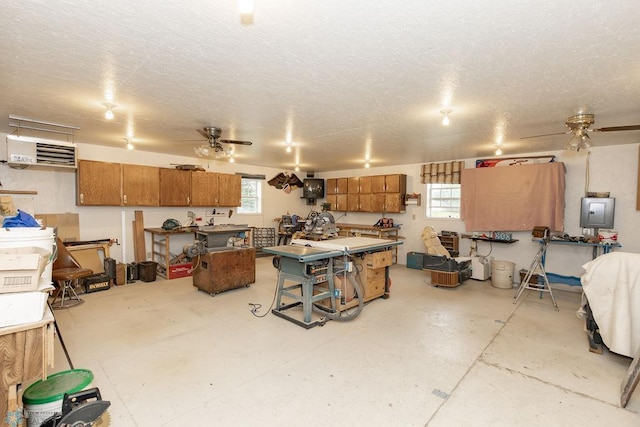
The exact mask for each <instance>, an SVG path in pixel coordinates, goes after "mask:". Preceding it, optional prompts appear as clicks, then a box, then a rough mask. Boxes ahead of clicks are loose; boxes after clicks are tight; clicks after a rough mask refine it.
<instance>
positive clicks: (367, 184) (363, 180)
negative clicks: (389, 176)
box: [358, 176, 372, 194]
mask: <svg viewBox="0 0 640 427" xmlns="http://www.w3.org/2000/svg"><path fill="white" fill-rule="evenodd" d="M371 178H372V177H370V176H361V177H360V178H359V180H358V181H359V187H360V191H359V193H360V194H369V193H371V181H372V180H371Z"/></svg>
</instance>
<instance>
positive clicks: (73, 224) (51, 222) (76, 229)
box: [34, 213, 80, 242]
mask: <svg viewBox="0 0 640 427" xmlns="http://www.w3.org/2000/svg"><path fill="white" fill-rule="evenodd" d="M34 217H35V219H37V220H39V221H41V222H42V226H43V227H55V228H56V233H57V236H58V237H59V238H60V240H62V241H63V242H75V241H78V240H80V221H79V215H78V214H77V213H64V214H46V213H44V214H36V215H34Z"/></svg>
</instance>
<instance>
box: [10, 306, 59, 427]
mask: <svg viewBox="0 0 640 427" xmlns="http://www.w3.org/2000/svg"><path fill="white" fill-rule="evenodd" d="M54 321H55V319H54V317H53V313H52V312H51V310H50V309H49V307H47V308H46V309H45V314H44V316H43V318H42V320H39V321H37V322H31V323H24V324H21V325H14V326H7V327H5V328H0V372H2V375H0V425H5V424H3V422H6V419H7V418H6V417H7V413H8V412H12V411H16V410H17V409H18V407H22V403H21V402H22V399H21V396H20V392H19V391H20V390H19V387H20V386H23V385H25V384H27V383H28V382H31V381H33V380H38V379H42V380H46V379H47V370H48V368H53V353H54V344H53V337H54V335H53V333H54ZM14 416H15V415H14Z"/></svg>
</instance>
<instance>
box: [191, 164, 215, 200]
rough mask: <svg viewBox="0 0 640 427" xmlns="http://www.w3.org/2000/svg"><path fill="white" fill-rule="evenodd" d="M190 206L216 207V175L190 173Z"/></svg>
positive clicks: (199, 172)
mask: <svg viewBox="0 0 640 427" xmlns="http://www.w3.org/2000/svg"><path fill="white" fill-rule="evenodd" d="M191 206H205V207H212V206H218V174H217V173H214V172H204V171H192V172H191Z"/></svg>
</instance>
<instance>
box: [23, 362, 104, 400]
mask: <svg viewBox="0 0 640 427" xmlns="http://www.w3.org/2000/svg"><path fill="white" fill-rule="evenodd" d="M91 381H93V372H91V371H89V370H88V369H72V370H70V371H62V372H57V373H55V374H52V375H49V377H48V378H47V379H46V380H44V381H43V380H39V381H36V382H35V383H33V384H31V385H30V386H29V387H27V389H26V390H25V391H24V394H23V395H22V402H23V403H24V404H26V405H42V404H45V403H51V402H55V401H56V400H62V399H63V398H64V394H65V393H75V392H77V391H80V390H82V389H84V388H85V387H86V386H88V385H89V384H91Z"/></svg>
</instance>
